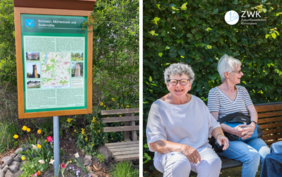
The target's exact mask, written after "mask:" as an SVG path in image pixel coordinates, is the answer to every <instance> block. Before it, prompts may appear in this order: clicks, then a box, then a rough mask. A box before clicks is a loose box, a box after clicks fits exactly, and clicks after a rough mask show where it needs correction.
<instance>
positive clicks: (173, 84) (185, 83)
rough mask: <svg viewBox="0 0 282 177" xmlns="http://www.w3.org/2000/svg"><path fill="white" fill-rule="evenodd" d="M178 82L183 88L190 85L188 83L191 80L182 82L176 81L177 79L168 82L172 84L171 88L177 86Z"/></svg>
mask: <svg viewBox="0 0 282 177" xmlns="http://www.w3.org/2000/svg"><path fill="white" fill-rule="evenodd" d="M178 81H180V84H181V85H182V86H185V85H187V84H188V82H189V81H190V79H181V80H176V79H169V80H168V82H169V83H170V85H171V86H176V85H177V83H178Z"/></svg>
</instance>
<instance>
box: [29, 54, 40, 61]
mask: <svg viewBox="0 0 282 177" xmlns="http://www.w3.org/2000/svg"><path fill="white" fill-rule="evenodd" d="M39 60H40V54H39V52H26V61H39Z"/></svg>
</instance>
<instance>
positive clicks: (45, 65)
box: [40, 52, 71, 88]
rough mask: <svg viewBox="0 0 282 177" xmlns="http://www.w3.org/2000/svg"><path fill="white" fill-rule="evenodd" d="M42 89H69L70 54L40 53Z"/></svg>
mask: <svg viewBox="0 0 282 177" xmlns="http://www.w3.org/2000/svg"><path fill="white" fill-rule="evenodd" d="M40 58H41V81H42V88H67V87H70V61H71V53H70V52H48V53H47V52H41V53H40Z"/></svg>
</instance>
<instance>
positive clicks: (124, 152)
mask: <svg viewBox="0 0 282 177" xmlns="http://www.w3.org/2000/svg"><path fill="white" fill-rule="evenodd" d="M111 152H112V154H113V155H114V156H119V155H129V154H137V153H139V149H138V150H137V151H136V150H128V149H126V150H123V151H115V152H113V151H111Z"/></svg>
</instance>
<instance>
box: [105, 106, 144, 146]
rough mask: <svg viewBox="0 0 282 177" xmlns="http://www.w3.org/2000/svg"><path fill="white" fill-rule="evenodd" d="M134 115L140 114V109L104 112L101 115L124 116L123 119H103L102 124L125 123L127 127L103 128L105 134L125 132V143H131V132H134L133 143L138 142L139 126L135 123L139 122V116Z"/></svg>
mask: <svg viewBox="0 0 282 177" xmlns="http://www.w3.org/2000/svg"><path fill="white" fill-rule="evenodd" d="M134 113H139V108H128V109H114V110H102V111H101V115H104V116H107V115H122V114H124V115H125V116H123V117H119V116H117V117H109V118H102V123H113V122H124V125H125V126H118V127H103V131H104V132H124V141H130V139H129V131H132V141H136V140H137V134H136V131H137V130H139V125H135V121H139V116H134Z"/></svg>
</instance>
